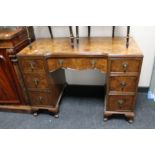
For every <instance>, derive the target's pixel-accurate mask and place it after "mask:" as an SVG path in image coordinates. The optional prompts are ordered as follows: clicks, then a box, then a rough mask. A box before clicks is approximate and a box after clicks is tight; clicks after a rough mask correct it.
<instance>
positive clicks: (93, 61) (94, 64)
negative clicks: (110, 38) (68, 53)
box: [91, 59, 96, 69]
mask: <svg viewBox="0 0 155 155" xmlns="http://www.w3.org/2000/svg"><path fill="white" fill-rule="evenodd" d="M91 65H92V68H93V69H95V67H96V60H95V59H93V60H91Z"/></svg>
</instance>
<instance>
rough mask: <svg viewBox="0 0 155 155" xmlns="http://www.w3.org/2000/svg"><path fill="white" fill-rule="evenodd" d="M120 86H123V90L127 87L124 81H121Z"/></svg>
mask: <svg viewBox="0 0 155 155" xmlns="http://www.w3.org/2000/svg"><path fill="white" fill-rule="evenodd" d="M120 86H121V89H122V90H123V89H124V87H126V83H125V82H124V81H121V82H120Z"/></svg>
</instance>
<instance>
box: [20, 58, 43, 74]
mask: <svg viewBox="0 0 155 155" xmlns="http://www.w3.org/2000/svg"><path fill="white" fill-rule="evenodd" d="M20 62H21V67H22V71H23V72H24V73H27V72H31V73H36V72H44V61H43V60H40V59H39V60H21V61H20Z"/></svg>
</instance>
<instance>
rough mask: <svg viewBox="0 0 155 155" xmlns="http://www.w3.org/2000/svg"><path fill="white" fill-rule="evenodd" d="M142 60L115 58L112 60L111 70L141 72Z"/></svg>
mask: <svg viewBox="0 0 155 155" xmlns="http://www.w3.org/2000/svg"><path fill="white" fill-rule="evenodd" d="M140 65H141V61H140V60H136V59H115V60H111V66H110V71H111V72H139V68H140Z"/></svg>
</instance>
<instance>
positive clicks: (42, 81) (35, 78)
mask: <svg viewBox="0 0 155 155" xmlns="http://www.w3.org/2000/svg"><path fill="white" fill-rule="evenodd" d="M24 79H25V83H26V87H27V88H40V89H45V88H48V82H47V79H46V76H45V74H43V73H40V74H37V73H33V74H32V73H27V74H24Z"/></svg>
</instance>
